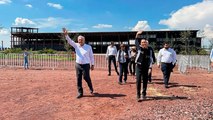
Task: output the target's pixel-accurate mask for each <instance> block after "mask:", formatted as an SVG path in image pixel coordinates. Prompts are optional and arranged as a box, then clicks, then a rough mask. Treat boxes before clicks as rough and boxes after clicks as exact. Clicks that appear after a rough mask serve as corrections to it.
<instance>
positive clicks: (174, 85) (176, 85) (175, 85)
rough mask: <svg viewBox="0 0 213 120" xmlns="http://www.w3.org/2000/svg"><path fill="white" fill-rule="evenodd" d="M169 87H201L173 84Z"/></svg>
mask: <svg viewBox="0 0 213 120" xmlns="http://www.w3.org/2000/svg"><path fill="white" fill-rule="evenodd" d="M169 87H171V88H172V87H189V88H200V87H201V86H196V85H180V84H173V85H170V86H169Z"/></svg>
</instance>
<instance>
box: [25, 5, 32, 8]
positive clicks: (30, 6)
mask: <svg viewBox="0 0 213 120" xmlns="http://www.w3.org/2000/svg"><path fill="white" fill-rule="evenodd" d="M25 6H26V7H29V8H32V7H33V6H32V5H31V4H26V5H25Z"/></svg>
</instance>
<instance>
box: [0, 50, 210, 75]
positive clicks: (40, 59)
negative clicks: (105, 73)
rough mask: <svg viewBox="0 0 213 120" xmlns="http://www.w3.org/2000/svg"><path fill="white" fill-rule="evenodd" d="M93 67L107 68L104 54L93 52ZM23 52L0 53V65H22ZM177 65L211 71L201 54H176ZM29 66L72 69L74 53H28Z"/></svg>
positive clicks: (179, 68) (182, 71) (184, 68)
mask: <svg viewBox="0 0 213 120" xmlns="http://www.w3.org/2000/svg"><path fill="white" fill-rule="evenodd" d="M94 58H95V68H96V69H107V60H106V58H105V54H94ZM23 63H24V58H23V54H3V53H0V66H1V67H5V66H6V67H23ZM177 66H178V70H179V71H180V72H181V73H185V72H187V70H190V69H203V70H207V71H208V72H210V71H211V68H210V60H209V56H203V55H191V56H189V55H178V56H177ZM29 67H31V68H37V69H43V68H51V69H74V68H75V55H74V54H30V55H29Z"/></svg>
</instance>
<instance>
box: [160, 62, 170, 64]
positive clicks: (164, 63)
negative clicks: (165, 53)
mask: <svg viewBox="0 0 213 120" xmlns="http://www.w3.org/2000/svg"><path fill="white" fill-rule="evenodd" d="M161 64H171V63H166V62H161Z"/></svg>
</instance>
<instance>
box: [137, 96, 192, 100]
mask: <svg viewBox="0 0 213 120" xmlns="http://www.w3.org/2000/svg"><path fill="white" fill-rule="evenodd" d="M187 99H188V97H185V96H174V95H172V96H147V97H146V99H143V100H141V101H150V100H187Z"/></svg>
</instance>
